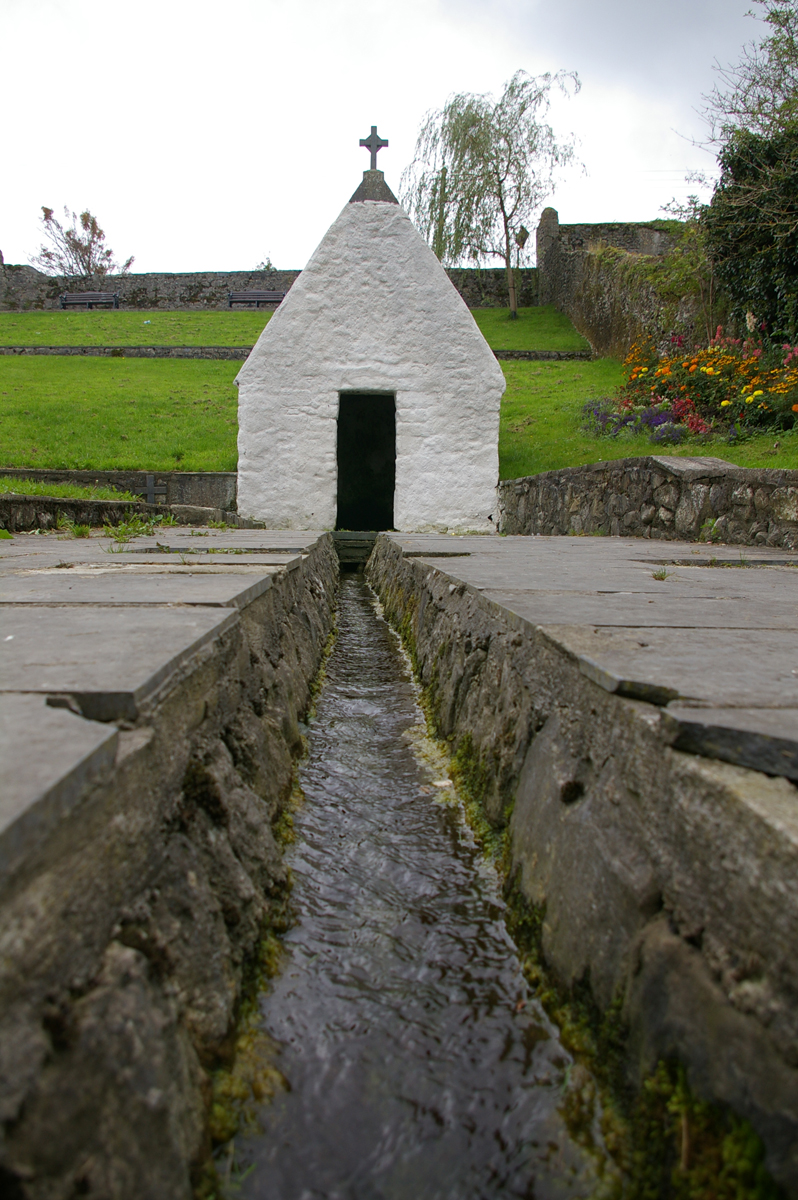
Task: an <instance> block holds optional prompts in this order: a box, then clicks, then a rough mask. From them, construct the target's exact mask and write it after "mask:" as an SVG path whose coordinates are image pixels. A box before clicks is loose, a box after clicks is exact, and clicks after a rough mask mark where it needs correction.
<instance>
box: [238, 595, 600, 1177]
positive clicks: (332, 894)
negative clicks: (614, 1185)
mask: <svg viewBox="0 0 798 1200" xmlns="http://www.w3.org/2000/svg"><path fill="white" fill-rule="evenodd" d="M423 730H424V725H423V717H422V715H421V712H420V709H419V707H418V704H417V698H416V692H415V686H414V684H413V681H412V678H411V673H410V669H409V666H408V664H407V661H406V659H405V657H404V655H403V654H402V652H401V649H400V647H399V645H398V639H397V638H396V635H395V634H394V633H393V632H392V631H391V630H390V629H389V628H388V626H387V625H386V623H385V621H384V620H383V619H382V618H381V616H380V615H379V612H378V608H377V605H376V603H375V601H374V598H373V595H372V593H371V592H370V590H369V589H368V587H367V585H366V584H365V583H364V582H363V581H362V578H360V579H358V578H353V577H344V579H343V582H342V589H341V602H340V610H339V637H338V641H337V643H336V646H335V649H334V651H333V654H332V656H331V658H330V661H329V664H328V668H327V676H326V680H325V683H324V686H323V688H322V691H321V694H320V696H319V700H318V704H317V709H316V715H315V717H314V718H313V720H312V722H311V726H310V732H309V755H308V757H307V759H306V760H305V762H304V764H303V766H302V770H301V773H300V777H301V784H302V788H303V791H304V793H305V797H306V802H305V803H304V804H303V805H302V807H301V809H300V811H299V812H298V813H297V814H296V816H295V830H296V842H295V844H294V846H293V847H292V848H291V850H290V852H289V862H290V866H291V870H292V872H293V875H294V880H295V883H294V891H293V896H292V902H293V908H294V910H295V913H296V922H295V924H294V926H293V927H292V929H291V930H290V932H289V933H288V934H287V935H286V938H285V945H286V950H287V958H286V962H285V966H284V969H283V971H282V973H281V975H280V976H279V977H278V978H277V979H275V980H274V981H273V985H272V987H271V988H270V990H269V992H268V994H267V995H265V996H264V997H263V1000H262V1004H261V1010H262V1020H263V1025H264V1028H265V1030H266V1031H267V1032H268V1034H269V1036H270V1037H271V1038H272V1039H274V1042H275V1043H276V1045H277V1046H278V1047H279V1052H278V1055H277V1058H276V1060H275V1062H276V1065H277V1066H278V1067H279V1070H280V1072H281V1073H282V1075H283V1076H284V1078H285V1080H286V1090H284V1091H280V1092H278V1094H277V1095H276V1097H275V1098H274V1099H273V1100H272V1101H271V1102H269V1103H264V1105H263V1107H262V1110H261V1111H260V1112H259V1113H258V1123H259V1125H260V1127H261V1130H262V1132H260V1133H258V1134H250V1135H248V1136H245V1137H239V1138H238V1139H237V1141H236V1147H235V1154H236V1158H237V1163H238V1168H239V1169H242V1170H243V1176H244V1178H243V1179H242V1180H241V1182H240V1183H239V1184H238V1185H237V1187H236V1194H237V1195H242V1196H245V1197H249V1198H251V1200H483V1198H484V1200H487V1198H488V1197H494V1196H507V1197H515V1196H518V1197H527V1198H529V1200H531V1198H533V1197H534V1198H536V1200H549V1198H551V1200H554V1198H557V1200H559V1198H562V1200H566V1198H571V1197H574V1198H575V1197H588V1196H592V1195H593V1194H594V1189H595V1187H596V1184H597V1176H596V1167H595V1162H594V1159H593V1158H592V1157H591V1156H590V1155H588V1154H587V1153H586V1151H584V1150H582V1149H581V1148H580V1146H578V1145H577V1144H576V1143H575V1142H574V1141H573V1140H572V1139H571V1137H570V1135H569V1134H568V1131H567V1129H566V1126H565V1123H564V1121H563V1119H562V1117H561V1116H560V1113H559V1111H558V1109H559V1108H560V1107H562V1103H563V1095H564V1089H565V1088H566V1086H567V1083H568V1075H569V1072H570V1071H571V1069H572V1065H573V1064H572V1060H571V1058H570V1057H569V1055H568V1053H567V1052H566V1051H565V1050H564V1049H563V1047H562V1046H561V1045H560V1043H559V1042H558V1040H557V1033H556V1029H555V1027H554V1026H553V1025H552V1024H551V1023H550V1022H549V1021H548V1019H547V1018H546V1016H545V1014H544V1013H543V1011H542V1009H541V1008H540V1007H539V1005H538V1004H537V1003H536V1002H535V1001H534V1000H533V999H531V998H530V996H529V995H528V992H527V987H526V984H525V982H524V978H523V976H522V973H521V969H520V965H519V962H518V958H517V955H516V952H515V949H514V946H513V944H512V942H511V940H510V939H509V937H508V935H507V933H506V930H505V927H504V922H503V905H502V902H501V899H500V895H499V892H498V888H497V880H496V876H495V872H494V871H493V869H492V868H491V867H490V866H488V865H487V864H486V863H485V862H484V860H483V858H482V856H481V855H480V853H479V851H478V849H477V847H476V846H475V844H474V841H473V838H472V836H471V834H470V832H469V830H468V828H467V827H466V826H465V825H464V823H463V821H462V819H461V816H460V813H459V810H458V809H457V808H455V807H453V806H452V805H451V804H448V805H447V804H446V803H444V802H442V801H441V797H442V796H446V795H451V792H449V791H448V790H447V789H445V788H441V787H436V786H435V784H436V783H440V782H441V772H442V768H441V764H440V762H438V763H437V764H436V762H435V760H434V757H431V756H430V754H429V753H425V751H424V745H425V739H424V733H423ZM239 1188H240V1191H239Z"/></svg>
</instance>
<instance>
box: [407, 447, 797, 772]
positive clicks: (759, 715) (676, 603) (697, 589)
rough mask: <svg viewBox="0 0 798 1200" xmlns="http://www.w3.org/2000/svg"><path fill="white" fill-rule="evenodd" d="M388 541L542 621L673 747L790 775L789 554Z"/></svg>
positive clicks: (515, 541)
mask: <svg viewBox="0 0 798 1200" xmlns="http://www.w3.org/2000/svg"><path fill="white" fill-rule="evenodd" d="M688 467H689V469H693V468H695V469H697V467H696V465H695V464H688ZM392 537H393V540H394V541H396V542H397V543H398V544H399V545H401V546H402V549H403V552H404V553H405V554H407V555H411V556H413V557H414V558H417V559H419V560H420V561H421V562H428V563H429V565H430V567H433V566H434V567H435V568H436V569H438V570H440V571H442V572H444V573H445V574H446V575H448V576H449V577H450V578H451V579H452V580H453V585H455V586H456V584H457V583H458V582H462V583H465V584H467V585H468V586H469V587H471V588H473V589H474V591H475V592H477V593H479V594H480V595H481V596H483V597H484V598H485V600H486V601H487V602H488V603H489V604H493V605H496V606H497V607H498V608H499V609H500V610H501V611H502V612H503V613H504V615H505V618H506V619H509V620H510V623H511V624H513V623H515V622H522V623H525V624H530V625H533V626H536V627H539V628H540V629H541V630H543V631H544V633H545V635H546V636H547V637H548V638H549V639H550V640H551V641H552V642H553V643H554V644H556V645H557V646H558V647H559V648H560V649H561V650H562V651H564V652H565V653H566V654H568V655H569V656H572V657H574V658H575V659H576V660H577V661H578V662H579V666H580V670H581V671H582V672H583V674H585V675H586V676H587V677H588V678H591V679H593V680H594V682H596V683H597V684H599V685H600V686H601V687H602V688H604V689H605V690H607V691H610V692H615V693H617V694H619V695H623V696H628V697H630V698H634V699H638V700H645V701H648V702H650V703H653V704H657V705H660V706H665V705H667V706H668V712H669V713H670V714H672V716H673V719H674V722H675V724H674V737H675V739H676V744H677V746H678V747H679V748H682V749H689V750H690V751H691V752H693V753H698V754H702V755H705V756H707V757H711V758H720V759H724V760H725V761H729V762H735V763H738V764H739V765H744V766H749V767H753V768H754V769H757V770H761V771H765V772H767V773H769V774H779V775H786V776H787V777H789V778H796V779H798V719H796V713H798V570H796V569H795V568H796V566H798V555H796V554H795V553H790V552H788V551H779V550H774V549H772V548H769V547H765V548H750V549H749V548H746V549H745V551H744V553H743V555H742V556H741V554H740V552H739V551H736V550H733V549H731V548H729V547H714V546H702V547H696V546H695V545H694V544H693V545H691V544H690V543H678V542H669V543H667V544H666V545H663V543H661V542H660V543H657V542H651V541H644V540H642V539H632V538H623V539H621V538H564V537H507V538H505V537H502V538H498V537H457V538H454V537H449V538H446V537H442V536H440V535H436V536H425V535H408V534H395V535H392ZM436 555H441V556H442V557H436ZM713 560H714V562H715V565H710V564H711V563H712V562H713ZM741 561H742V563H743V564H744V565H743V566H742V567H741V566H740V563H741ZM724 562H725V563H727V564H728V565H725V566H724V565H722V564H723V563H724ZM687 564H690V565H687ZM745 564H748V565H745ZM731 568H736V569H731ZM662 569H664V570H665V571H666V572H667V575H666V578H665V579H656V578H655V577H654V574H655V572H659V571H660V570H662ZM677 705H678V707H677ZM688 706H689V707H688ZM696 706H698V707H696ZM697 713H700V715H699V716H696V714H697ZM741 714H743V715H741Z"/></svg>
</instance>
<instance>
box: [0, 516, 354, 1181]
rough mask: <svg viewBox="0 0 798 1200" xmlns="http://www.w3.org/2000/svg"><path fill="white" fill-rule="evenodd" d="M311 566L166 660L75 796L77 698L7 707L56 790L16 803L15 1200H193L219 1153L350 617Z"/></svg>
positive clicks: (2, 975)
mask: <svg viewBox="0 0 798 1200" xmlns="http://www.w3.org/2000/svg"><path fill="white" fill-rule="evenodd" d="M293 566H294V569H289V570H285V571H282V572H279V573H276V574H275V576H274V578H273V581H272V586H271V587H269V588H268V589H267V590H266V591H262V592H261V593H260V594H259V595H258V597H257V598H256V599H255V600H252V601H251V602H250V603H249V604H248V605H246V606H245V607H244V608H242V609H240V610H239V609H232V610H231V612H230V617H229V619H228V620H227V621H226V622H224V624H223V626H222V627H221V631H220V632H219V633H218V634H216V635H215V636H214V638H213V639H212V640H210V641H208V642H205V643H203V644H202V646H201V647H200V648H199V649H197V651H196V652H195V653H194V655H193V657H191V658H190V659H188V660H186V661H184V662H182V663H181V664H180V666H179V667H177V668H174V667H173V669H172V670H171V672H168V671H167V667H166V666H165V667H164V678H163V682H162V685H160V686H159V687H158V689H157V690H156V692H155V693H154V694H153V695H152V696H150V697H148V698H147V700H146V702H142V704H141V705H139V708H138V712H137V714H133V715H132V716H131V719H130V720H125V721H121V722H119V723H118V726H116V725H114V724H113V723H111V724H109V725H108V726H107V743H106V745H107V750H108V753H107V754H105V756H104V758H102V761H100V762H98V763H95V764H93V766H92V769H91V770H85V771H82V772H81V771H78V772H76V773H75V774H74V776H70V777H69V778H68V779H67V780H66V781H62V782H60V783H58V788H60V791H57V788H54V787H53V783H52V780H51V779H50V776H49V775H48V773H47V770H45V766H43V765H42V764H45V765H46V762H47V750H46V746H45V748H44V753H43V754H42V749H43V747H42V742H43V737H50V738H54V737H57V736H60V737H62V738H70V737H73V736H75V734H74V730H70V728H69V726H70V724H73V725H74V726H75V727H76V728H77V726H78V725H81V724H82V723H83V722H84V718H83V716H82V715H80V712H81V710H80V709H79V702H80V700H79V698H78V700H76V699H75V698H74V697H71V696H61V697H56V700H57V701H59V706H57V707H48V706H47V705H46V704H45V697H44V696H41V695H40V696H22V697H12V698H11V700H10V701H9V699H8V697H6V698H5V702H6V703H11V704H13V705H16V706H18V707H19V708H20V710H22V711H21V720H17V721H16V725H15V726H14V730H15V734H16V737H17V739H24V741H25V743H26V744H28V745H31V746H32V747H33V749H32V750H31V754H33V755H36V754H37V750H38V752H39V755H40V757H41V762H39V761H38V760H35V762H36V767H37V769H39V768H41V774H40V778H41V781H42V785H45V784H47V786H49V787H50V788H51V792H57V795H56V798H52V795H50V794H48V793H47V792H46V790H45V793H44V796H45V799H44V801H43V802H42V803H40V804H37V805H35V806H33V807H34V811H33V812H32V813H31V812H27V813H26V812H20V811H18V810H16V809H14V808H13V799H14V798H13V797H12V798H11V799H10V800H9V803H8V805H7V808H6V810H5V813H4V826H3V829H2V833H3V841H2V846H1V847H0V867H2V872H0V906H1V907H2V914H3V919H2V934H1V935H0V936H1V937H2V945H3V952H2V955H0V1120H2V1122H3V1131H4V1132H3V1139H2V1143H0V1194H2V1195H3V1196H4V1197H8V1198H9V1200H11V1198H12V1197H13V1198H16V1197H20V1198H21V1197H23V1196H25V1197H29V1198H30V1200H45V1198H48V1200H68V1198H71V1197H75V1196H79V1195H80V1196H82V1195H84V1194H85V1195H90V1196H96V1197H107V1198H109V1200H110V1197H118V1198H120V1200H122V1198H130V1200H133V1198H134V1197H135V1198H136V1200H166V1197H169V1198H170V1200H190V1198H191V1196H192V1195H193V1188H192V1181H191V1174H192V1169H193V1168H196V1167H197V1166H198V1164H200V1163H201V1162H202V1161H203V1160H204V1159H205V1158H206V1156H207V1154H208V1152H209V1148H210V1147H209V1144H208V1141H207V1132H206V1117H207V1108H208V1104H209V1101H210V1089H211V1083H210V1076H209V1072H210V1071H211V1070H212V1069H213V1068H214V1067H215V1066H216V1065H218V1064H219V1063H220V1062H221V1061H224V1058H225V1055H226V1054H227V1055H228V1056H229V1052H230V1049H231V1047H230V1043H229V1040H230V1037H231V1034H232V1032H233V1030H234V1026H235V1018H236V1012H237V1006H238V1004H239V1002H240V1000H241V997H242V989H243V988H244V987H245V982H246V980H247V978H248V972H250V971H251V969H252V963H253V960H254V959H255V958H256V955H257V948H258V945H259V941H260V939H261V938H262V937H263V933H264V929H265V928H267V927H268V922H269V921H270V919H276V917H277V916H278V915H279V914H280V912H281V911H282V905H283V903H284V891H285V884H286V873H285V868H284V866H283V864H282V861H281V857H280V853H279V850H278V846H277V844H276V842H275V837H274V835H273V825H274V823H275V822H276V821H277V820H278V819H279V817H280V815H281V814H282V813H283V812H285V811H286V808H287V805H288V801H289V796H290V791H291V784H292V771H293V758H294V757H295V756H296V755H297V754H299V753H301V750H302V738H301V736H300V730H299V727H298V724H297V722H298V719H300V718H301V716H302V715H303V713H304V712H305V710H306V708H307V705H308V703H309V700H310V688H311V684H312V682H313V680H314V678H315V676H316V673H317V671H318V668H319V663H320V659H321V655H322V652H323V648H324V645H325V643H326V640H327V637H328V635H329V632H330V629H331V625H332V620H333V608H334V603H335V595H336V584H337V573H338V564H337V559H336V557H335V551H334V548H333V543H332V539H331V538H329V537H324V538H322V539H320V541H319V542H317V543H316V545H315V547H313V548H311V549H310V553H309V554H308V555H307V556H304V557H302V559H301V560H300V559H299V558H298V559H297V560H296V561H295V562H294V564H293ZM26 705H27V706H28V708H27V710H25V706H26ZM37 706H38V708H37ZM70 707H71V708H72V710H73V711H72V712H70V711H68V709H69V708H70ZM75 714H78V715H75ZM25 721H27V722H28V728H25ZM92 728H94V729H98V728H99V729H100V732H102V727H98V726H92ZM104 736H105V735H104ZM48 744H49V743H48ZM50 752H51V753H52V745H50ZM56 761H57V760H56ZM48 806H49V807H48Z"/></svg>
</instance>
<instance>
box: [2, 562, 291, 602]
mask: <svg viewBox="0 0 798 1200" xmlns="http://www.w3.org/2000/svg"><path fill="white" fill-rule="evenodd" d="M290 561H291V560H286V565H288V563H289V562H290ZM277 570H278V567H277V566H272V567H264V566H254V565H253V566H238V565H232V564H231V565H230V566H228V567H223V566H218V565H217V564H215V563H210V564H208V565H200V564H197V565H196V566H193V567H192V566H180V565H174V566H167V565H164V566H159V565H157V564H152V563H143V564H137V563H130V564H127V563H126V564H122V563H119V564H118V565H114V566H94V565H93V564H92V566H91V567H88V566H82V567H81V566H77V567H75V568H73V569H71V570H66V569H59V568H57V567H50V568H44V569H40V570H36V569H29V570H19V569H17V571H16V572H15V573H14V574H4V575H2V576H0V604H48V605H62V604H91V605H103V606H105V605H165V604H187V605H206V606H211V607H224V608H233V607H234V608H246V606H247V605H248V604H251V603H252V601H253V600H255V599H257V597H258V596H260V595H262V594H263V592H265V591H266V590H267V589H268V588H270V587H271V584H272V578H273V577H274V575H275V574H276V572H277Z"/></svg>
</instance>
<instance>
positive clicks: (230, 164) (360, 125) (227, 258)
mask: <svg viewBox="0 0 798 1200" xmlns="http://www.w3.org/2000/svg"><path fill="white" fill-rule="evenodd" d="M750 7H751V3H750V0H668V3H667V4H663V3H661V2H658V3H653V2H652V0H226V2H225V3H220V2H219V0H136V2H135V3H133V2H131V0H0V50H1V51H2V63H3V67H2V71H3V88H2V95H3V104H2V116H0V145H1V146H2V159H0V162H2V171H3V175H4V176H5V178H4V179H3V181H2V185H1V186H0V250H2V252H3V254H4V257H5V261H6V262H7V263H25V262H27V261H28V258H29V256H30V255H32V254H34V253H35V252H36V250H37V249H38V246H39V244H40V242H41V236H40V229H39V225H38V217H39V216H40V214H41V206H42V205H43V204H46V205H48V206H49V207H52V208H55V209H56V212H57V213H60V212H61V210H62V208H63V206H64V205H65V204H66V205H68V206H69V207H70V208H71V209H75V210H76V211H79V210H80V209H81V208H84V207H88V208H90V209H91V211H92V212H94V213H95V214H96V215H97V216H98V217H99V219H100V223H101V225H102V226H103V228H104V229H105V231H106V234H107V237H108V243H109V244H110V245H111V246H112V247H113V249H114V251H115V252H116V254H117V257H119V258H120V259H121V258H124V257H126V256H127V255H129V254H134V255H135V258H136V261H135V263H134V266H133V270H134V271H192V270H245V269H248V268H251V267H254V266H255V265H256V264H257V263H258V262H260V261H261V260H262V259H264V258H265V257H266V256H267V255H268V256H269V257H270V258H271V260H272V262H273V263H274V265H275V266H276V267H279V268H299V267H302V266H304V264H305V262H306V261H307V259H308V257H309V255H310V254H311V252H312V251H313V249H314V248H315V246H316V245H317V243H318V242H319V240H320V239H321V237H322V236H323V234H324V233H325V231H326V229H327V228H328V226H329V225H330V224H331V223H332V221H333V220H334V218H335V217H336V216H337V214H338V212H339V211H340V209H341V208H342V207H343V205H344V203H346V201H347V200H348V198H349V196H350V195H351V194H352V192H353V191H354V189H355V188H356V186H357V184H358V183H359V181H360V178H361V172H362V171H363V170H364V169H365V168H366V167H367V166H368V155H367V152H366V151H365V150H362V149H360V148H359V146H358V141H359V139H360V138H361V137H366V136H368V133H369V129H370V127H371V125H372V124H376V125H377V126H378V129H379V133H380V135H381V136H382V137H387V138H388V139H389V141H390V146H389V147H388V148H387V149H385V150H382V151H381V152H380V155H379V162H378V165H379V166H380V168H381V169H383V170H384V171H385V175H386V179H387V181H388V183H389V184H390V185H391V186H392V187H393V189H394V191H398V188H399V179H400V176H401V173H402V170H403V169H404V167H405V166H406V165H407V164H408V162H409V161H410V160H411V158H412V155H413V147H414V144H415V139H416V135H417V132H418V128H419V125H420V123H421V120H422V118H423V116H424V114H425V112H426V111H427V110H429V109H430V108H438V107H440V106H441V105H442V104H443V103H444V102H445V101H446V99H447V97H448V96H449V95H450V94H452V93H453V92H464V91H465V92H493V93H494V94H496V93H498V92H500V90H501V88H502V85H503V84H504V82H505V81H506V80H507V79H509V77H510V76H511V75H512V74H513V73H514V72H515V71H516V70H518V69H519V68H523V69H524V70H526V71H529V72H530V73H531V74H539V73H542V72H543V71H552V72H553V71H556V70H558V69H566V70H576V71H578V72H579V74H580V76H581V79H582V91H581V92H580V94H579V95H578V96H576V97H575V98H573V99H571V100H568V101H563V102H561V103H558V104H557V106H556V110H555V112H554V116H553V123H554V125H555V129H556V130H557V132H559V133H561V134H567V133H570V132H573V133H575V134H576V136H577V138H578V139H579V143H580V146H579V153H580V157H581V159H582V161H583V162H584V164H585V166H586V168H587V174H586V175H584V176H582V175H580V174H579V173H578V172H577V171H575V170H572V171H571V172H570V173H569V174H568V176H567V177H566V178H564V179H563V181H562V182H560V183H559V184H558V186H557V189H556V192H555V194H554V195H553V196H552V197H551V198H550V200H549V203H552V204H553V205H554V206H555V207H556V208H558V209H559V212H560V220H561V221H564V222H568V221H604V220H634V219H637V220H650V219H652V218H654V217H657V216H660V215H662V214H661V213H660V211H659V209H660V207H661V205H663V204H664V203H666V202H667V201H668V200H670V199H671V198H672V197H673V196H678V197H680V198H684V196H686V194H687V192H688V191H690V190H695V189H694V188H693V189H691V188H689V187H688V186H686V185H685V183H684V175H685V173H686V171H687V170H689V169H695V168H697V169H701V170H705V171H706V170H710V171H711V170H712V168H713V166H714V159H713V158H712V156H710V155H708V154H707V153H706V152H704V151H701V150H699V149H696V148H695V147H694V146H693V145H692V144H691V141H690V138H691V137H700V136H701V135H702V131H703V125H702V123H701V121H700V119H699V117H698V116H697V114H696V111H695V110H696V108H697V107H700V103H701V100H700V97H701V93H702V92H706V91H708V90H709V89H710V87H711V86H712V82H713V73H712V64H713V61H714V60H715V59H717V60H720V61H721V62H723V63H726V62H729V61H734V60H735V59H736V58H737V56H738V54H739V51H740V48H741V46H742V44H743V42H745V41H750V40H751V39H752V38H754V37H758V36H760V35H761V31H762V29H763V26H762V24H761V23H760V22H758V21H756V20H754V19H752V18H751V17H746V16H745V14H746V12H747V11H748V9H749V8H750Z"/></svg>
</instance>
